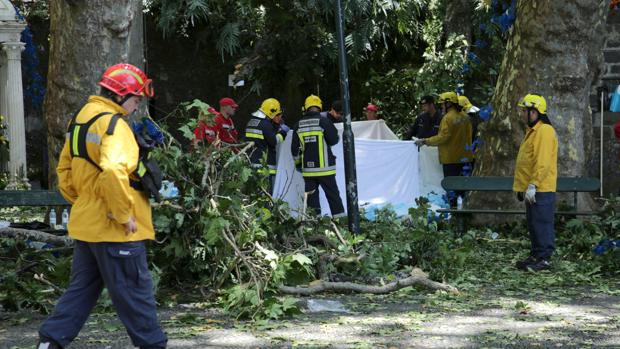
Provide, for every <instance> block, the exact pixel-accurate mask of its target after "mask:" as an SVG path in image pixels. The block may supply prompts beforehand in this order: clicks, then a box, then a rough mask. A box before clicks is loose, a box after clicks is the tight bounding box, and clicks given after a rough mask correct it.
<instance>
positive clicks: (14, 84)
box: [2, 42, 28, 188]
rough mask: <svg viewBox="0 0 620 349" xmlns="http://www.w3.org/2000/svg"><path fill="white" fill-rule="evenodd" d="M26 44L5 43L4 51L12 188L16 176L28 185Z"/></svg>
mask: <svg viewBox="0 0 620 349" xmlns="http://www.w3.org/2000/svg"><path fill="white" fill-rule="evenodd" d="M24 46H25V44H24V43H22V42H5V43H3V44H2V50H4V52H5V53H6V63H7V64H6V70H5V72H6V82H7V83H6V85H5V86H6V90H5V91H4V95H5V100H6V102H7V107H6V109H7V115H6V117H7V124H8V125H7V126H8V131H9V146H10V153H9V154H10V155H9V156H10V161H9V171H10V172H9V173H10V174H11V183H10V187H11V188H15V187H16V185H17V183H18V182H19V181H17V178H15V177H16V176H19V177H20V180H23V181H24V182H25V183H27V181H28V178H27V174H28V173H27V170H28V167H26V130H25V125H24V100H23V98H24V97H23V90H22V65H21V60H22V54H21V53H22V51H23V49H24Z"/></svg>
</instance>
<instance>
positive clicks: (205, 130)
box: [194, 97, 239, 144]
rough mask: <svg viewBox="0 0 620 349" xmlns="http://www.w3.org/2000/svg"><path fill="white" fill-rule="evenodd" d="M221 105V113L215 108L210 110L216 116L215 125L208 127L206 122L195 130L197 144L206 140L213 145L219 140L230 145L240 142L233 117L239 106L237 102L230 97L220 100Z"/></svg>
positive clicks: (201, 123) (202, 122) (201, 122)
mask: <svg viewBox="0 0 620 349" xmlns="http://www.w3.org/2000/svg"><path fill="white" fill-rule="evenodd" d="M219 104H220V111H219V112H218V111H216V110H215V109H213V108H210V109H209V112H210V113H212V114H215V118H214V119H213V125H207V124H206V123H205V122H204V121H200V122H199V123H198V127H196V129H195V130H194V136H195V143H198V142H201V141H204V140H206V141H207V142H209V143H213V142H215V141H216V140H217V139H219V140H220V141H222V142H223V143H228V144H235V143H237V142H238V137H239V133H238V132H237V130H236V129H235V123H234V121H233V119H232V117H233V115H235V111H236V110H237V108H238V107H239V106H238V105H237V103H236V102H235V100H233V99H232V98H229V97H224V98H222V99H220V102H219Z"/></svg>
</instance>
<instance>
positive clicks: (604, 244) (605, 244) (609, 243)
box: [592, 239, 620, 255]
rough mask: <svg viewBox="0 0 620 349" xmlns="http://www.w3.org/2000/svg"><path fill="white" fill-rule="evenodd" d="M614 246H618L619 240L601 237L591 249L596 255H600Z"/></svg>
mask: <svg viewBox="0 0 620 349" xmlns="http://www.w3.org/2000/svg"><path fill="white" fill-rule="evenodd" d="M614 248H620V240H610V239H603V240H601V241H600V242H599V243H598V245H596V247H594V248H593V249H592V252H593V253H594V254H596V255H602V254H604V253H605V252H607V251H610V250H613V249H614Z"/></svg>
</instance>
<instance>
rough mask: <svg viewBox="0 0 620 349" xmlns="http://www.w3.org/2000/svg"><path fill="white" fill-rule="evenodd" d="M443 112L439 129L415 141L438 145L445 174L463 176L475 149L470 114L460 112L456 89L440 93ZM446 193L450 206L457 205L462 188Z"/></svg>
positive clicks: (418, 143)
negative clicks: (449, 193)
mask: <svg viewBox="0 0 620 349" xmlns="http://www.w3.org/2000/svg"><path fill="white" fill-rule="evenodd" d="M439 103H441V105H442V109H443V112H444V116H443V118H442V119H441V123H440V125H439V133H438V134H437V135H436V136H432V137H429V138H420V139H418V140H417V141H416V142H415V143H416V144H417V145H418V146H421V145H430V146H437V147H438V150H439V162H440V163H441V164H442V166H443V175H444V177H448V176H462V175H463V168H465V167H466V166H468V167H469V168H471V162H472V161H473V159H474V153H473V151H472V149H471V147H472V141H471V122H470V121H469V117H468V116H467V115H465V114H463V113H462V112H461V106H460V105H459V100H458V96H457V94H456V93H455V92H444V93H442V94H440V95H439ZM455 194H456V195H454V194H452V195H449V197H450V206H451V207H456V204H457V199H458V196H462V195H463V194H464V193H463V192H456V193H455Z"/></svg>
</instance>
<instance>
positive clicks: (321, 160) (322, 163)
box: [299, 131, 325, 167]
mask: <svg viewBox="0 0 620 349" xmlns="http://www.w3.org/2000/svg"><path fill="white" fill-rule="evenodd" d="M305 136H316V137H317V138H316V142H317V143H318V145H319V167H325V156H324V155H323V153H324V149H323V131H308V132H300V133H299V138H300V139H301V140H302V142H303V138H304V137H305Z"/></svg>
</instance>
